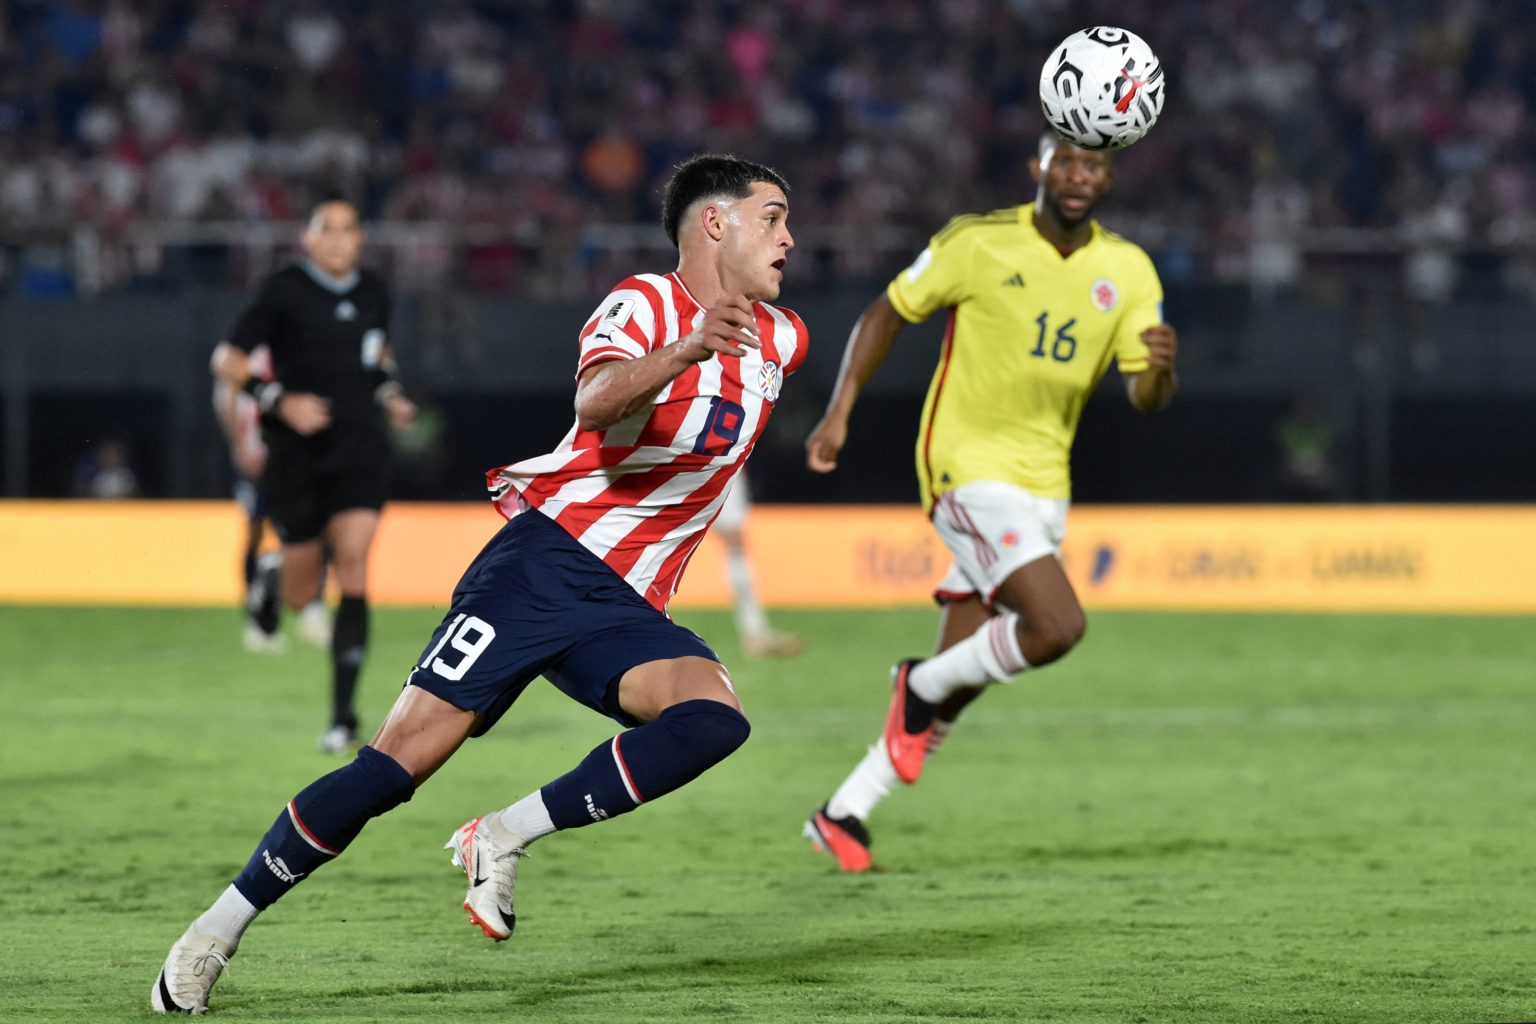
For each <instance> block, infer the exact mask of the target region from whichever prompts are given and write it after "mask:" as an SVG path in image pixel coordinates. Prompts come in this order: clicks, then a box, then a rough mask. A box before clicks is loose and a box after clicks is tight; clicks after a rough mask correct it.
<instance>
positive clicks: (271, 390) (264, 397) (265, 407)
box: [241, 377, 285, 413]
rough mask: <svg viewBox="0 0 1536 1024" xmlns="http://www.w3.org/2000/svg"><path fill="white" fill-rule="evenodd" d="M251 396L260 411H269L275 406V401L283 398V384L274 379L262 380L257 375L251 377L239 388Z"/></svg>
mask: <svg viewBox="0 0 1536 1024" xmlns="http://www.w3.org/2000/svg"><path fill="white" fill-rule="evenodd" d="M241 390H242V391H244V392H245V393H246V394H248V395H250V396H251V397H252V398H254V399H256V405H257V407H258V408H260V409H261V411H262V412H264V413H267V412H271V411H272V410H273V409H276V408H277V403H278V402H280V401H282V400H283V395H284V393H285V392H284V390H283V386H282V385H281V384H279V383H278V382H277V381H275V380H262V379H261V378H259V377H251V378H249V379H248V380H246V382H245V387H243V388H242V389H241Z"/></svg>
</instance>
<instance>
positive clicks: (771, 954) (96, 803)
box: [0, 608, 1536, 1024]
mask: <svg viewBox="0 0 1536 1024" xmlns="http://www.w3.org/2000/svg"><path fill="white" fill-rule="evenodd" d="M438 614H440V612H433V611H431V610H425V609H423V610H417V611H382V612H379V613H376V615H375V618H374V634H373V635H374V648H373V654H372V658H371V660H370V662H369V664H368V668H367V672H366V676H365V681H364V691H363V697H364V710H365V712H366V715H367V717H368V719H369V720H370V721H371V722H374V723H376V722H377V721H378V720H379V718H380V716H381V715H382V713H383V712H384V710H385V708H386V707H387V706H388V704H389V702H390V701H391V699H392V698H393V695H394V692H395V690H396V689H397V686H398V682H399V680H400V679H401V678H402V677H403V674H404V671H405V669H406V667H407V666H408V665H409V663H410V662H411V661H412V659H413V658H414V657H415V656H416V655H417V653H418V652H419V651H420V649H421V646H422V644H423V643H424V641H425V640H426V638H427V636H428V633H429V631H430V630H431V628H432V626H433V625H434V624H435V622H436V621H437V617H438ZM680 618H681V619H682V621H684V622H685V623H687V624H689V625H691V626H693V627H694V628H696V629H698V630H699V631H700V632H701V633H702V634H703V635H705V636H706V637H707V638H710V639H712V640H714V641H716V642H717V644H718V647H719V649H720V650H721V653H722V654H723V655H724V656H725V659H726V661H727V663H728V664H729V665H730V666H731V668H732V670H733V672H734V674H735V678H736V680H737V684H738V688H739V690H740V692H741V694H742V697H743V700H744V703H745V705H746V708H747V711H748V714H749V716H750V717H751V718H752V721H753V726H754V731H753V735H752V739H751V740H750V741H749V742H748V744H747V746H746V747H744V748H743V749H742V750H741V751H740V752H739V753H738V754H737V755H736V756H734V757H733V758H731V759H730V760H728V761H726V762H725V763H724V764H722V765H721V766H720V767H718V768H716V769H715V770H714V771H712V772H711V773H709V774H707V775H706V776H705V777H704V778H703V779H701V780H699V781H698V782H697V783H695V784H693V785H691V786H689V787H687V788H686V789H684V790H682V791H680V792H679V793H676V794H674V795H672V796H669V797H667V798H665V799H663V800H660V801H658V802H657V803H656V804H655V805H651V806H646V807H643V808H641V809H640V811H638V812H637V813H635V814H631V815H628V816H626V817H624V818H622V819H619V820H617V821H613V822H609V823H606V824H603V825H598V826H595V827H592V828H587V829H582V830H579V831H576V832H572V833H569V834H563V835H556V836H553V837H551V838H549V839H546V840H544V841H543V842H541V843H540V844H539V845H538V846H536V847H535V848H534V851H533V858H532V859H531V860H529V861H527V862H526V863H525V864H524V865H523V871H522V874H521V875H520V879H519V882H520V885H519V889H518V910H519V924H518V931H517V934H516V935H515V936H514V937H513V939H512V940H511V941H510V942H507V943H505V944H502V945H493V944H492V943H490V942H487V941H486V940H485V939H483V938H482V937H481V936H480V934H479V932H478V930H476V929H475V928H474V927H473V926H472V925H471V924H470V923H469V920H468V918H467V916H466V915H465V914H464V913H463V911H461V910H460V909H459V905H458V904H459V900H460V899H461V898H462V895H463V888H464V879H463V875H462V874H461V873H460V872H458V871H456V870H454V869H453V868H451V867H450V865H449V855H448V853H447V852H446V851H445V850H443V849H441V847H442V844H443V842H444V841H445V840H446V839H447V837H448V834H449V833H450V832H451V831H452V830H453V828H454V827H455V826H457V825H458V824H459V823H460V822H461V821H463V820H464V819H466V818H468V817H471V816H472V815H474V814H477V813H481V812H484V811H487V810H491V809H493V808H497V807H500V806H502V805H504V804H506V803H509V802H510V801H512V800H513V799H514V798H516V797H519V796H521V795H523V794H524V793H525V792H527V791H528V790H530V789H532V788H533V787H535V786H537V785H540V784H542V783H543V782H545V781H547V780H549V779H550V778H552V777H554V776H555V775H558V774H560V773H563V772H564V771H565V770H566V769H567V768H569V767H570V766H571V765H572V764H574V763H575V762H576V761H577V760H578V759H579V758H581V757H582V756H583V755H584V754H585V753H586V752H587V750H589V749H590V748H591V747H592V746H594V745H595V744H596V743H598V742H600V741H601V740H603V739H604V738H605V737H607V736H609V735H611V734H612V732H613V731H614V728H613V727H612V726H611V725H610V724H608V723H607V722H605V721H604V720H603V719H601V718H599V717H597V716H595V715H593V714H592V713H590V712H588V711H586V710H585V709H583V708H580V707H578V706H576V705H574V704H572V703H570V702H569V701H567V700H566V699H565V698H563V697H562V696H560V694H558V693H557V692H556V691H555V690H554V689H553V688H552V687H549V686H547V685H544V684H538V685H536V686H535V687H534V688H533V689H531V690H530V691H529V693H528V695H527V696H526V697H525V698H524V700H523V701H522V702H521V703H520V704H519V705H518V707H516V708H515V709H514V711H513V712H512V713H511V714H509V715H508V716H507V718H505V719H504V720H503V721H502V723H501V724H500V725H499V726H498V727H497V728H496V730H494V731H493V732H492V733H491V734H490V735H489V736H488V737H486V738H484V739H481V740H477V741H472V742H471V743H469V744H468V745H467V746H466V747H465V748H464V749H463V750H462V751H460V753H459V755H458V756H457V757H456V758H455V759H454V760H453V761H452V762H451V763H450V764H449V765H448V766H447V767H446V768H445V769H444V770H443V771H442V772H441V773H440V774H439V775H438V776H437V777H436V778H434V779H433V780H432V781H431V782H430V783H429V784H428V785H427V786H426V787H425V788H424V789H423V790H422V791H421V792H420V793H419V794H418V795H417V796H416V798H415V799H414V800H413V801H412V802H411V803H409V804H407V805H405V806H404V807H402V808H400V809H399V810H397V811H395V812H393V813H391V814H390V815H388V816H386V817H385V818H384V819H381V820H379V821H376V822H374V823H372V824H371V825H370V826H369V827H368V829H367V830H366V831H365V832H364V833H363V835H362V837H361V838H360V839H359V840H358V841H357V842H356V844H354V845H353V847H352V848H351V850H349V851H348V853H347V854H346V855H345V856H344V857H342V858H341V859H340V860H338V861H337V862H335V863H334V864H332V865H330V866H328V867H327V868H326V869H325V870H324V871H322V872H320V873H318V874H317V875H316V876H315V877H314V878H313V879H311V880H307V881H305V882H304V883H303V885H301V886H300V887H299V888H298V889H297V890H296V891H295V892H294V893H293V894H292V895H291V896H290V897H289V898H288V899H287V900H285V901H284V902H283V903H280V904H278V905H277V906H276V907H274V908H273V909H272V910H271V911H269V912H268V913H267V914H266V915H265V916H264V917H263V918H262V919H261V920H260V921H259V922H257V924H256V925H255V927H253V928H252V930H251V931H250V933H249V934H248V935H247V937H246V940H245V943H244V945H243V946H242V948H241V950H240V954H239V955H238V956H237V957H236V958H235V959H234V961H233V963H232V965H231V968H230V970H229V972H228V973H227V974H226V975H225V977H224V979H223V980H222V981H221V982H220V983H219V985H218V987H217V988H216V989H215V990H214V999H213V1013H214V1014H215V1015H216V1016H217V1018H219V1019H227V1020H231V1021H241V1020H262V1021H307V1022H313V1021H390V1022H414V1021H423V1022H437V1021H443V1022H448V1021H452V1022H456V1024H461V1022H464V1021H479V1020H484V1021H497V1022H503V1021H537V1022H539V1024H558V1022H567V1021H570V1022H575V1021H625V1022H659V1024H661V1022H665V1024H673V1022H693V1021H699V1022H711V1024H720V1022H730V1021H742V1022H775V1024H777V1022H799V1021H825V1022H843V1021H910V1022H918V1021H921V1022H934V1021H988V1020H997V1021H1062V1022H1080V1021H1095V1022H1097V1021H1103V1022H1130V1021H1176V1022H1179V1024H1193V1022H1212V1024H1216V1022H1220V1024H1233V1022H1249V1021H1252V1022H1272V1021H1319V1022H1323V1021H1327V1022H1336V1021H1379V1022H1383V1024H1385V1022H1394V1024H1396V1022H1402V1021H1445V1022H1467V1021H1529V1020H1536V972H1533V970H1532V967H1533V965H1536V855H1533V849H1536V842H1533V839H1536V827H1533V824H1532V823H1533V821H1536V773H1533V770H1532V769H1533V764H1536V759H1533V750H1536V742H1533V735H1536V694H1533V682H1536V629H1533V628H1532V622H1531V621H1530V620H1529V619H1518V618H1507V619H1498V618H1431V617H1401V618H1392V617H1327V616H1310V615H1307V616H1303V615H1296V616H1258V615H1227V616H1201V615H1152V614H1105V613H1101V614H1096V615H1093V616H1092V617H1091V622H1090V629H1089V633H1088V636H1087V639H1086V640H1085V642H1084V644H1083V646H1082V647H1081V648H1080V649H1079V650H1078V651H1077V652H1075V653H1074V654H1072V655H1071V656H1070V657H1069V658H1068V659H1067V660H1066V661H1064V662H1062V663H1061V664H1059V665H1056V666H1053V667H1051V668H1049V669H1047V670H1045V671H1042V672H1039V673H1036V674H1032V675H1029V676H1026V677H1024V678H1023V679H1022V680H1020V681H1019V682H1018V683H1016V684H1015V685H1012V686H1009V687H1003V688H998V689H997V690H995V691H993V692H992V693H990V694H988V695H987V697H986V698H985V699H984V700H983V701H982V702H981V703H979V704H977V705H975V706H974V707H973V708H972V711H971V714H970V717H968V718H966V719H962V721H961V723H960V725H959V727H958V728H957V729H956V731H955V733H954V735H953V736H952V737H951V739H950V742H949V744H948V745H947V746H946V747H945V749H944V750H943V751H941V752H940V753H939V755H937V757H936V758H935V760H934V761H933V762H931V764H930V767H929V773H928V775H927V776H926V777H925V778H924V779H923V781H922V782H921V783H920V784H919V785H918V786H916V787H914V788H912V789H910V790H906V791H903V792H899V793H897V794H895V795H894V796H893V797H892V799H891V800H889V801H888V802H887V803H886V804H885V805H884V806H882V807H881V808H880V810H879V811H878V812H877V814H876V815H875V817H874V819H873V821H872V827H873V831H874V835H875V855H876V860H877V862H878V863H879V864H880V865H882V866H883V868H884V870H883V871H880V872H878V873H872V874H869V875H865V876H858V877H853V876H844V875H840V874H839V873H838V872H837V871H836V870H835V867H834V866H833V864H832V862H831V861H830V860H829V859H827V858H825V857H823V856H821V855H818V854H814V853H812V852H811V851H810V849H809V846H808V844H807V843H806V842H805V841H804V840H802V839H801V838H800V827H801V823H802V822H803V820H804V818H805V816H806V814H807V813H808V812H809V811H811V810H812V809H813V808H815V807H816V806H817V805H818V804H820V803H821V801H822V800H824V799H825V798H826V796H827V795H828V794H829V793H830V791H831V789H832V788H833V786H834V785H835V784H836V783H837V782H838V781H839V780H840V779H841V778H842V776H843V774H844V773H845V772H846V771H847V770H848V769H849V768H850V767H851V766H852V765H853V764H854V762H855V760H856V759H857V758H858V757H859V756H860V754H861V752H862V751H863V749H864V748H865V746H866V745H867V744H868V743H869V742H870V740H871V739H873V737H874V735H875V733H876V731H877V730H878V728H879V724H880V721H881V718H882V715H883V709H884V705H885V697H886V686H887V683H886V671H887V666H888V664H889V663H890V662H891V661H892V660H894V659H895V658H897V657H899V656H903V655H908V654H924V653H927V652H928V650H929V647H930V644H931V638H932V635H933V631H934V628H933V627H934V616H933V614H932V613H931V612H927V611H924V610H920V609H914V610H907V611H881V612H873V611H872V612H858V613H852V612H850V613H834V612H814V613H812V612H804V613H789V612H786V613H783V614H781V615H780V616H778V618H779V621H780V624H781V625H783V626H785V627H788V628H792V629H796V630H799V631H802V632H804V633H805V634H806V635H807V637H808V640H809V647H808V650H807V652H806V653H805V654H804V655H803V656H802V657H800V658H798V659H796V660H794V661H790V662H784V663H774V662H751V661H747V660H744V659H742V658H741V657H740V656H739V654H738V653H737V651H736V649H735V645H734V641H733V640H732V631H731V628H730V622H729V619H728V618H727V617H726V616H725V615H723V614H685V615H682V616H680ZM238 636H239V620H238V617H237V615H236V614H235V613H234V612H232V611H230V612H225V611H161V610H78V609H21V608H0V651H4V652H5V657H4V659H3V662H0V693H3V697H4V705H3V706H4V712H3V727H0V737H3V743H0V1019H3V1020H6V1021H44V1020H51V1021H69V1022H72V1024H74V1022H79V1021H131V1020H143V1019H146V1018H148V1017H149V1016H150V1014H149V1011H148V1002H147V1000H148V994H149V989H150V985H151V983H152V981H153V980H154V977H155V972H156V970H157V969H158V967H159V965H160V962H161V960H162V958H163V957H164V955H165V952H166V950H167V948H168V947H169V945H170V943H171V941H172V940H173V939H175V938H176V937H177V935H178V934H180V932H181V930H182V929H183V928H184V927H185V925H186V924H187V922H188V921H189V920H190V919H191V918H192V917H193V916H195V915H196V914H197V913H198V912H200V911H201V910H202V909H203V907H204V906H205V905H206V904H207V903H208V901H209V900H210V899H211V898H212V897H213V896H215V895H216V894H217V893H218V892H219V891H220V890H221V889H222V888H223V886H224V885H225V884H226V883H227V882H228V880H229V879H230V877H231V876H232V875H233V874H234V872H235V871H236V870H238V868H239V866H240V865H241V864H242V863H243V862H244V861H245V858H246V857H247V856H248V855H249V853H250V851H251V849H252V847H253V845H254V843H255V841H256V839H257V838H258V837H259V836H260V834H261V833H262V832H263V831H264V830H265V829H266V827H267V826H268V824H269V823H270V822H271V820H272V818H273V817H274V816H275V815H276V814H277V813H278V811H279V810H280V809H281V807H282V805H283V803H284V802H285V801H286V800H287V798H288V797H289V796H290V795H291V794H292V793H293V792H295V791H296V790H297V789H299V788H300V787H302V786H303V785H305V784H307V783H308V782H309V781H310V780H311V779H312V778H313V777H315V776H317V775H319V774H321V773H322V772H324V771H327V770H329V769H330V768H333V767H335V766H336V764H337V763H338V762H336V761H334V760H331V759H327V758H325V757H323V756H322V755H320V754H318V753H316V752H315V750H314V746H313V745H314V741H315V738H316V736H317V735H318V733H319V732H320V730H321V727H322V726H323V725H324V722H323V705H324V700H325V698H324V689H325V683H324V680H325V675H326V663H325V659H324V657H323V655H322V654H321V653H320V652H318V651H314V650H312V649H308V648H303V647H296V648H295V649H293V650H291V651H290V652H289V653H287V654H284V655H279V656H258V655H249V654H246V653H244V652H243V651H242V650H241V649H240V647H239V643H238Z"/></svg>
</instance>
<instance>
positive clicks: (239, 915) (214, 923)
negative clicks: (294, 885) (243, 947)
mask: <svg viewBox="0 0 1536 1024" xmlns="http://www.w3.org/2000/svg"><path fill="white" fill-rule="evenodd" d="M259 913H261V911H259V910H257V909H256V908H255V907H254V906H253V905H252V904H251V901H250V900H248V899H246V898H245V897H244V896H242V895H241V894H240V890H239V889H236V888H235V887H234V886H233V885H231V886H230V887H229V888H227V889H225V890H224V891H223V892H222V893H220V894H219V898H218V899H216V900H214V901H213V906H211V907H209V908H208V909H207V910H205V911H203V916H202V917H199V918H198V919H197V920H196V921H193V922H192V927H194V928H196V929H197V930H198V931H200V932H207V933H208V934H209V935H212V936H213V937H214V938H216V939H220V940H222V941H224V942H227V943H229V944H230V946H231V947H233V946H238V945H240V937H241V936H242V935H244V934H245V930H246V929H247V928H249V927H250V926H251V922H252V921H254V920H256V915H257V914H259Z"/></svg>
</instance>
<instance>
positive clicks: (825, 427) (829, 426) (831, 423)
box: [805, 412, 848, 473]
mask: <svg viewBox="0 0 1536 1024" xmlns="http://www.w3.org/2000/svg"><path fill="white" fill-rule="evenodd" d="M847 441H848V420H847V418H846V417H843V416H838V415H836V414H834V413H831V412H828V413H827V414H826V415H825V416H823V417H822V418H821V422H820V423H818V424H816V427H815V429H814V430H812V431H811V434H810V436H809V437H807V438H806V439H805V464H806V465H807V466H809V467H810V468H811V469H813V470H815V471H816V472H818V473H830V472H832V471H833V470H834V469H836V468H837V456H838V454H839V453H840V452H841V451H842V450H843V445H844V444H846V443H847Z"/></svg>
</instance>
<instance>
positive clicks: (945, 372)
mask: <svg viewBox="0 0 1536 1024" xmlns="http://www.w3.org/2000/svg"><path fill="white" fill-rule="evenodd" d="M954 352H955V314H954V312H953V311H951V312H950V314H949V323H948V324H946V325H945V326H944V348H943V350H942V354H941V355H940V356H939V383H938V385H937V386H935V387H934V389H933V407H932V408H931V409H930V410H929V411H928V427H927V429H926V430H924V431H923V472H924V473H925V474H927V476H928V493H929V494H930V495H931V494H932V493H933V459H932V458H931V456H930V455H929V449H930V448H931V447H932V445H933V424H934V422H935V421H937V420H938V418H939V399H940V398H941V397H942V396H943V394H944V379H945V378H946V377H948V376H949V362H950V358H951V357H952V356H953V355H954ZM928 516H929V518H930V519H931V518H932V517H933V509H932V508H929V510H928Z"/></svg>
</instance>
